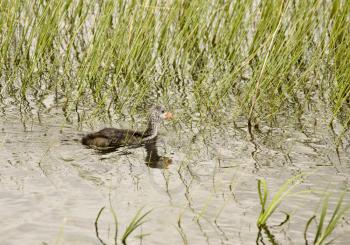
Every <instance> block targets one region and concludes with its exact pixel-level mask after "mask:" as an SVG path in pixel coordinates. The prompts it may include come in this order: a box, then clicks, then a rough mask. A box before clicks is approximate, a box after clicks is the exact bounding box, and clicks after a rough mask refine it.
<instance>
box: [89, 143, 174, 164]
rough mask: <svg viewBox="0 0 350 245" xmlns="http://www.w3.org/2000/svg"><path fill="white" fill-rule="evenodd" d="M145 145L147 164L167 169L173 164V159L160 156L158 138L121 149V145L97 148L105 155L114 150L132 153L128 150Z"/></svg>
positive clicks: (123, 153) (127, 153) (121, 153)
mask: <svg viewBox="0 0 350 245" xmlns="http://www.w3.org/2000/svg"><path fill="white" fill-rule="evenodd" d="M142 146H143V147H144V148H145V149H146V157H145V164H146V165H147V166H148V167H150V168H158V169H167V168H168V166H169V165H170V164H172V159H171V158H169V157H166V156H160V155H159V154H158V148H157V139H154V140H152V141H149V142H147V143H145V144H141V145H133V146H128V147H127V148H126V149H124V150H121V147H106V148H95V150H96V152H97V154H99V155H105V154H109V153H112V152H118V153H119V154H120V155H129V154H131V153H130V152H129V151H128V150H130V149H135V148H140V147H142Z"/></svg>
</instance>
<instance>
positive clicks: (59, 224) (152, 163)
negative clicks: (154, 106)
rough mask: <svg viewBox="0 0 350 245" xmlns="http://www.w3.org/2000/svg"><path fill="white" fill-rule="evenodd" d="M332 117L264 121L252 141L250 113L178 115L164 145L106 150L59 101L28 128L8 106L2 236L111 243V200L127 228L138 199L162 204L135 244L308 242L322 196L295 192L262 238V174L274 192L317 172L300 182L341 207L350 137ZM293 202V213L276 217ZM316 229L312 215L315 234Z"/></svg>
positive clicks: (343, 234)
mask: <svg viewBox="0 0 350 245" xmlns="http://www.w3.org/2000/svg"><path fill="white" fill-rule="evenodd" d="M181 113H182V112H181V110H175V115H176V114H178V115H179V114H181ZM323 117H325V115H317V114H316V115H315V114H312V115H311V114H310V116H305V117H303V118H302V122H301V124H299V123H293V122H292V121H293V120H290V121H291V122H290V123H286V122H284V123H283V122H281V124H280V125H281V126H279V127H276V126H274V127H268V126H261V127H260V132H259V131H256V130H255V131H254V139H252V137H251V136H250V135H249V133H248V131H247V128H246V121H244V120H241V121H240V120H236V121H235V124H233V123H231V124H224V123H223V124H218V125H217V126H208V127H204V126H203V127H199V126H198V125H199V124H194V126H193V125H190V124H189V123H185V122H181V121H175V122H174V123H165V125H164V126H163V127H162V129H161V132H160V135H159V137H158V139H157V142H156V144H155V145H147V146H144V147H139V148H120V149H118V151H113V152H109V153H104V154H101V153H100V152H97V151H95V150H92V149H87V148H85V147H84V146H82V145H81V144H80V142H79V139H80V137H81V135H82V134H83V133H86V132H90V131H91V130H92V129H91V128H90V127H88V126H87V125H90V124H85V123H84V124H83V128H82V129H81V130H77V125H76V124H75V123H72V124H69V123H67V122H66V121H65V119H64V117H63V115H62V112H61V111H60V110H52V111H50V112H48V113H41V114H40V120H39V119H38V118H37V117H35V118H33V119H31V118H29V117H28V118H26V120H25V122H26V125H25V127H24V125H23V123H22V121H21V116H20V115H19V114H18V112H17V111H15V110H7V111H6V112H4V114H3V115H2V116H1V119H0V125H1V132H0V134H1V138H0V139H1V140H0V141H1V142H0V157H1V165H0V199H1V202H0V209H1V211H2V212H1V220H0V226H1V231H0V239H1V244H4V245H10V244H11V245H12V244H84V245H86V244H101V241H99V240H98V238H97V236H96V232H95V225H94V222H95V219H96V216H97V213H98V211H99V210H100V208H102V207H103V206H106V209H105V211H104V212H103V213H102V215H101V217H100V218H99V225H98V231H99V237H100V238H101V239H102V240H103V241H104V242H105V243H106V244H114V230H113V229H114V222H113V215H112V213H111V212H110V207H111V206H112V207H113V209H114V211H115V213H116V215H117V218H118V224H119V232H118V236H119V238H120V237H121V234H122V233H123V232H124V230H125V228H126V225H127V224H129V223H130V221H131V220H132V218H133V217H134V215H135V214H136V212H137V211H138V210H139V209H140V208H142V207H143V208H144V209H143V212H145V211H147V210H150V209H152V212H151V213H150V214H149V215H148V216H147V222H146V223H144V224H143V225H142V226H141V229H138V230H137V231H136V232H135V233H133V234H132V235H131V236H130V237H129V238H128V240H127V242H128V244H140V243H142V244H183V243H185V242H187V243H188V244H255V243H259V244H305V240H304V229H305V225H306V223H307V221H308V219H309V218H310V217H311V216H312V215H314V214H315V212H316V211H317V208H318V207H319V205H320V201H321V200H322V199H321V197H322V195H320V194H316V193H307V194H303V195H298V196H293V197H289V198H287V199H285V200H284V201H283V202H282V205H281V206H280V207H279V208H278V209H277V210H276V212H275V213H274V214H273V215H272V216H271V218H270V219H269V220H268V230H266V231H262V233H261V236H259V231H258V228H257V226H256V222H257V219H258V216H259V212H260V204H259V197H258V193H257V179H258V178H266V180H267V183H268V187H269V189H270V191H271V193H272V194H274V193H276V191H277V190H278V188H279V187H280V185H281V184H282V183H284V181H285V180H287V179H288V178H290V177H291V176H293V175H295V174H297V173H299V172H310V173H312V175H311V176H309V177H308V178H307V179H306V180H305V181H304V182H303V183H302V184H301V185H300V186H299V187H298V188H297V190H310V189H314V190H321V191H329V192H332V193H335V194H334V195H332V198H331V207H332V209H333V207H334V205H335V204H336V201H337V198H338V195H337V193H341V192H342V191H343V190H344V189H348V190H349V176H350V147H349V141H348V139H347V137H346V135H345V137H344V138H343V141H342V143H341V144H340V145H339V147H336V144H335V141H336V137H335V136H334V132H333V131H332V130H331V129H330V128H329V127H327V124H326V123H327V122H326V120H323V119H324V118H323ZM315 118H317V120H316V121H315V120H314V119H315ZM141 119H142V118H140V121H138V122H137V123H136V125H135V127H141V126H142V125H143V124H142V123H144V120H141ZM193 121H195V118H194V120H193ZM286 121H288V120H286ZM93 125H94V126H93V128H94V130H97V129H100V128H102V127H104V126H110V125H106V123H103V122H101V121H100V122H98V123H95V122H94V123H93ZM113 125H114V126H123V127H127V126H128V125H129V124H128V120H127V121H126V122H125V123H123V124H118V123H117V122H114V123H113ZM286 125H288V126H286ZM130 127H131V126H130ZM335 131H337V127H335ZM269 198H271V196H270V197H269ZM345 203H350V198H349V195H347V196H346V197H345ZM284 212H287V213H288V214H289V215H290V219H289V220H288V221H287V222H286V223H285V224H283V225H282V226H278V224H280V223H281V222H282V221H284V220H285V214H284ZM317 213H318V211H317ZM329 215H330V214H329ZM328 218H329V217H328ZM349 218H350V217H349V215H347V216H346V217H345V218H344V219H342V220H341V222H340V223H339V226H338V228H337V229H336V231H335V234H334V236H333V237H336V240H335V241H334V242H333V243H334V244H348V243H347V242H348V241H349V240H350V220H349ZM314 232H315V227H314V225H311V227H310V230H309V234H308V238H309V240H310V241H312V237H314Z"/></svg>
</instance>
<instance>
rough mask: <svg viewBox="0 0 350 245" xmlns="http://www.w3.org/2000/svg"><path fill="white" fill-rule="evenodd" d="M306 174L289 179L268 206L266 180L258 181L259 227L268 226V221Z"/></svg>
mask: <svg viewBox="0 0 350 245" xmlns="http://www.w3.org/2000/svg"><path fill="white" fill-rule="evenodd" d="M305 176H306V174H299V175H296V176H294V177H292V178H290V179H288V180H287V181H286V182H285V183H284V184H283V185H282V186H281V187H280V188H279V190H278V191H277V193H276V194H275V195H274V196H273V198H272V200H271V201H270V203H269V204H267V198H268V193H269V191H268V188H267V184H266V181H265V180H264V179H261V180H258V193H259V199H260V204H261V211H260V215H259V218H258V221H257V225H258V227H262V226H265V225H266V222H267V220H268V219H269V218H270V216H271V215H272V214H273V213H274V211H275V210H276V209H277V208H278V206H279V205H280V204H281V202H282V200H283V199H284V198H286V197H287V196H288V195H290V194H291V191H292V190H293V189H294V188H295V187H296V186H298V184H299V183H300V182H301V181H302V180H303V179H304V178H305Z"/></svg>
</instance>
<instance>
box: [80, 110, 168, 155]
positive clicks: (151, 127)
mask: <svg viewBox="0 0 350 245" xmlns="http://www.w3.org/2000/svg"><path fill="white" fill-rule="evenodd" d="M172 118H173V114H172V113H171V112H166V111H165V110H164V107H163V106H159V105H158V106H154V107H153V108H152V110H151V112H150V116H149V120H148V127H147V129H146V130H145V131H135V130H128V129H116V128H104V129H102V130H100V131H98V132H95V133H91V134H87V135H85V136H84V137H83V138H82V141H81V142H82V144H84V145H87V146H90V147H98V148H103V147H119V146H126V145H138V144H142V143H145V142H147V141H150V140H152V139H155V138H156V137H157V134H158V127H159V125H160V123H161V122H162V121H163V120H164V119H166V120H171V119H172Z"/></svg>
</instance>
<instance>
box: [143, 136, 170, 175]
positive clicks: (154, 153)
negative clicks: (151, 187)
mask: <svg viewBox="0 0 350 245" xmlns="http://www.w3.org/2000/svg"><path fill="white" fill-rule="evenodd" d="M145 149H146V152H147V155H146V158H145V162H146V165H147V166H148V167H150V168H160V169H166V168H168V166H169V165H170V164H171V163H172V160H171V158H169V157H166V156H159V155H158V149H157V142H156V141H153V142H149V143H146V144H145Z"/></svg>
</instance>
